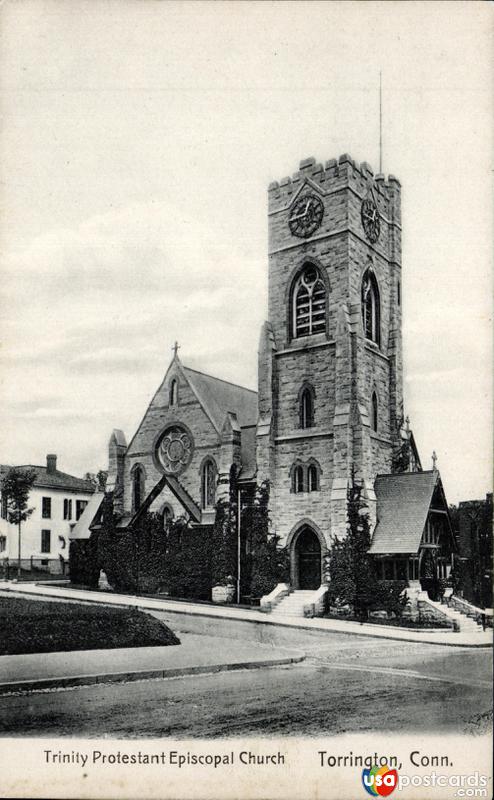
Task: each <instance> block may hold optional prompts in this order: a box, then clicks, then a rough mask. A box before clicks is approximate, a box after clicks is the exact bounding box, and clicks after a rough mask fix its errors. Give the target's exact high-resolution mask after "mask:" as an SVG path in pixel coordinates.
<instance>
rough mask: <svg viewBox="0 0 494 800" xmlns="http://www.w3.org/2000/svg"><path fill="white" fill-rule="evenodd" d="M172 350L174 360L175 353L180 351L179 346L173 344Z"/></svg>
mask: <svg viewBox="0 0 494 800" xmlns="http://www.w3.org/2000/svg"><path fill="white" fill-rule="evenodd" d="M172 350H173V357H174V358H176V357H177V353H178V351H179V350H180V345H179V343H178V342H175V344H174V345H173V347H172Z"/></svg>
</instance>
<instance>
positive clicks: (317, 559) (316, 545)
mask: <svg viewBox="0 0 494 800" xmlns="http://www.w3.org/2000/svg"><path fill="white" fill-rule="evenodd" d="M294 555H295V585H296V588H297V589H319V587H320V585H321V544H320V542H319V539H318V538H317V536H316V534H315V533H314V531H313V530H312V529H311V528H309V527H304V528H302V530H301V531H300V533H299V535H298V536H297V541H296V542H295V552H294Z"/></svg>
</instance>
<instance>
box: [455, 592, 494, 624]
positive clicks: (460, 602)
mask: <svg viewBox="0 0 494 800" xmlns="http://www.w3.org/2000/svg"><path fill="white" fill-rule="evenodd" d="M443 600H444V602H445V603H446V604H447V605H448V606H449V608H454V609H455V611H459V612H460V613H461V614H465V616H467V617H470V619H474V620H475V621H476V622H477V623H478V624H479V625H486V626H488V627H490V628H492V608H477V606H474V605H472V603H469V602H468V600H464V598H463V597H457V596H456V595H454V594H451V595H450V596H449V597H446V596H445V597H444V598H443ZM482 618H483V619H482Z"/></svg>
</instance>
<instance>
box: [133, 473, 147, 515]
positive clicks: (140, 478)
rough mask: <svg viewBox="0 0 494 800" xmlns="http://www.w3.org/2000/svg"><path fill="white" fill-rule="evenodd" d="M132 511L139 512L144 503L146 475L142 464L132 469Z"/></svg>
mask: <svg viewBox="0 0 494 800" xmlns="http://www.w3.org/2000/svg"><path fill="white" fill-rule="evenodd" d="M131 478H132V510H133V511H138V510H139V509H140V507H141V506H142V504H143V502H144V496H145V487H146V474H145V472H144V467H143V466H142V464H135V465H134V466H133V467H132V472H131Z"/></svg>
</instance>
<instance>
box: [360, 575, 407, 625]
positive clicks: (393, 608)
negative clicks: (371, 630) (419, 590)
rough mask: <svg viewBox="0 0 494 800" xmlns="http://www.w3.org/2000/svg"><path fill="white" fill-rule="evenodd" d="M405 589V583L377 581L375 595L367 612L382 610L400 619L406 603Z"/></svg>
mask: <svg viewBox="0 0 494 800" xmlns="http://www.w3.org/2000/svg"><path fill="white" fill-rule="evenodd" d="M406 588H407V582H406V581H377V582H376V585H375V595H374V598H373V600H372V602H371V604H370V606H369V610H372V611H378V610H381V609H382V610H383V611H387V612H388V614H390V613H391V614H395V616H397V617H398V618H400V617H401V616H402V614H403V611H404V609H405V606H406V605H407V603H408V597H407V594H406V591H405V589H406Z"/></svg>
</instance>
